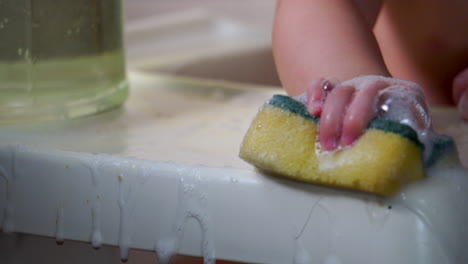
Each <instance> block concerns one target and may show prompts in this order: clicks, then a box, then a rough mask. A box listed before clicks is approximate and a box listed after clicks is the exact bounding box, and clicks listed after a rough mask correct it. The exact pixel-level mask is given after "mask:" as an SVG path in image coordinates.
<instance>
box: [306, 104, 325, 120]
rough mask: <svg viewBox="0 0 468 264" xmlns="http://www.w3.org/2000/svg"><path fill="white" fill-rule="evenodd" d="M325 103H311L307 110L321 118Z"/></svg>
mask: <svg viewBox="0 0 468 264" xmlns="http://www.w3.org/2000/svg"><path fill="white" fill-rule="evenodd" d="M322 109H323V102H322V101H311V102H309V104H308V105H307V110H308V111H309V113H310V114H311V115H313V116H316V117H319V116H320V114H321V113H322Z"/></svg>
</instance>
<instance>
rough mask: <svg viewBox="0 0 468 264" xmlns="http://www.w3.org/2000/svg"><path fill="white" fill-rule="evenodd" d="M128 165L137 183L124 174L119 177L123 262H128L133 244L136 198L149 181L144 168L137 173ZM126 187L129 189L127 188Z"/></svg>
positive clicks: (120, 244) (137, 170)
mask: <svg viewBox="0 0 468 264" xmlns="http://www.w3.org/2000/svg"><path fill="white" fill-rule="evenodd" d="M127 165H128V166H129V167H131V168H132V169H133V170H134V175H136V176H135V177H134V178H136V183H135V181H134V180H131V179H130V176H128V177H127V176H125V175H124V174H120V175H119V176H118V177H117V179H118V182H119V200H118V204H119V209H120V227H119V248H120V259H121V260H122V261H127V260H128V255H129V254H128V253H129V249H130V248H129V247H130V242H131V233H130V219H131V216H132V214H133V210H134V209H135V196H136V195H137V194H138V193H139V187H140V186H143V185H144V184H145V183H146V181H147V179H148V177H147V173H146V171H144V170H143V168H141V167H138V168H137V169H136V171H135V168H136V166H135V165H132V166H130V165H129V164H127ZM135 185H136V186H135ZM126 186H127V188H125V187H126ZM125 189H127V190H125ZM133 190H134V191H133Z"/></svg>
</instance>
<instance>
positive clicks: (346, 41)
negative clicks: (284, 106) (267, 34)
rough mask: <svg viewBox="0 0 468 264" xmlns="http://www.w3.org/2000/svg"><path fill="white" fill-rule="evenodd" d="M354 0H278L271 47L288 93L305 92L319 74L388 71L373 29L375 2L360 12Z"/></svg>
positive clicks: (340, 77)
mask: <svg viewBox="0 0 468 264" xmlns="http://www.w3.org/2000/svg"><path fill="white" fill-rule="evenodd" d="M355 2H356V1H353V0H278V5H277V10H276V18H275V25H274V32H273V51H274V56H275V62H276V66H277V67H278V71H279V75H280V78H281V81H282V83H283V86H284V88H285V89H286V90H287V92H288V93H289V94H291V95H298V94H300V93H302V92H304V91H305V90H306V88H307V87H309V86H310V85H311V83H312V81H314V80H318V79H319V78H337V79H338V80H340V81H344V80H348V79H351V78H354V77H356V76H360V75H384V76H388V75H389V73H388V70H387V68H386V66H385V63H384V61H383V58H382V55H381V53H380V50H379V47H378V45H377V41H376V40H375V37H374V35H373V32H372V27H373V23H374V22H375V18H376V16H377V13H378V9H379V6H377V7H376V8H373V9H374V10H366V11H367V13H368V14H364V13H363V11H361V10H360V9H361V8H359V7H358V6H357V5H356V4H355ZM361 2H363V5H364V4H366V3H364V2H369V3H368V4H371V3H378V2H379V1H375V0H368V1H361ZM374 5H375V4H374ZM372 13H375V14H372ZM366 17H368V18H367V19H366ZM370 20H373V21H370Z"/></svg>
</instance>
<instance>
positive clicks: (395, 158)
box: [240, 95, 424, 195]
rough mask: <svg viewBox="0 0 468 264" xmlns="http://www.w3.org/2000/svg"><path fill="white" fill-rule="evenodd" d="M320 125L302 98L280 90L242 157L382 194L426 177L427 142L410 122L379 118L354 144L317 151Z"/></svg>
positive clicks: (270, 168) (298, 176) (285, 172)
mask: <svg viewBox="0 0 468 264" xmlns="http://www.w3.org/2000/svg"><path fill="white" fill-rule="evenodd" d="M318 125H319V120H318V119H317V118H315V117H313V116H311V115H309V113H308V112H307V109H306V108H305V106H304V105H303V104H302V103H300V102H297V101H295V100H294V99H292V98H290V97H288V96H283V95H275V96H274V97H273V98H272V99H271V100H270V101H269V102H268V103H267V104H265V105H264V106H263V108H262V109H261V110H260V112H259V113H258V114H257V117H256V118H255V119H254V121H253V122H252V125H251V126H250V128H249V130H248V132H247V134H246V136H245V138H244V142H243V143H242V146H241V150H240V157H241V158H242V159H244V160H245V161H247V162H249V163H251V164H252V165H254V166H256V167H258V168H259V169H261V170H265V171H267V172H270V173H272V174H274V175H279V176H284V177H287V178H291V179H295V180H299V181H304V182H311V183H316V184H322V185H328V186H333V187H340V188H347V189H353V190H360V191H365V192H370V193H374V194H379V195H392V194H394V193H396V192H397V191H398V190H399V189H400V188H401V187H402V186H403V185H405V184H407V183H410V182H413V181H416V180H419V179H422V178H423V177H424V169H423V162H422V151H423V148H424V147H423V145H422V144H421V143H420V142H419V141H418V137H417V134H416V132H415V131H414V130H413V129H411V128H410V127H408V126H406V125H402V124H400V123H397V122H394V121H389V120H374V121H372V122H371V123H370V125H369V128H368V129H367V131H366V132H365V133H364V135H362V136H361V138H360V139H359V140H358V141H357V142H356V143H355V144H354V145H353V146H352V147H351V148H348V149H345V150H341V151H337V152H335V153H334V154H324V153H322V154H317V151H316V149H315V146H316V140H317V127H318Z"/></svg>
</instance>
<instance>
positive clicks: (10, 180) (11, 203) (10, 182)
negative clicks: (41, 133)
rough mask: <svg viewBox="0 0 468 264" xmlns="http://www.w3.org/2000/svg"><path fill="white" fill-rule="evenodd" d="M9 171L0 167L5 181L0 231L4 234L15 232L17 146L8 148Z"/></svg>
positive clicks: (0, 173) (0, 172)
mask: <svg viewBox="0 0 468 264" xmlns="http://www.w3.org/2000/svg"><path fill="white" fill-rule="evenodd" d="M8 148H9V151H8V152H9V156H10V157H11V158H10V170H9V171H8V170H7V169H5V167H4V166H1V165H0V175H1V176H2V177H3V178H4V179H5V181H6V207H5V209H4V219H3V225H2V229H3V232H5V233H13V232H15V200H14V199H15V189H16V185H15V184H16V178H17V176H18V175H17V173H16V168H17V166H16V152H17V151H18V148H19V146H17V145H10V146H9V147H8Z"/></svg>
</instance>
